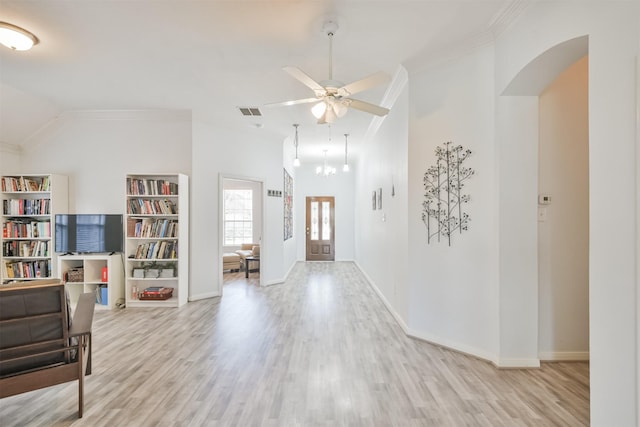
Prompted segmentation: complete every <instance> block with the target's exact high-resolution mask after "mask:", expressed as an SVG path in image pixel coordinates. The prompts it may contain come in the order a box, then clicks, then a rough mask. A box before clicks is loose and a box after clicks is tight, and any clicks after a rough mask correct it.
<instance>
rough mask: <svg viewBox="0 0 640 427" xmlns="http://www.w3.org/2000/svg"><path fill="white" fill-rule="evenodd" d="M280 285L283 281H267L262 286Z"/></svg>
mask: <svg viewBox="0 0 640 427" xmlns="http://www.w3.org/2000/svg"><path fill="white" fill-rule="evenodd" d="M281 283H284V279H275V280H269V281H268V282H266V283H265V284H264V286H271V285H279V284H281Z"/></svg>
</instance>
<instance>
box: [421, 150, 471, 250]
mask: <svg viewBox="0 0 640 427" xmlns="http://www.w3.org/2000/svg"><path fill="white" fill-rule="evenodd" d="M435 152H436V164H435V165H434V166H431V167H430V168H429V169H427V171H426V172H425V174H424V180H423V181H424V190H425V193H424V198H425V200H424V201H423V202H422V221H423V222H424V224H425V225H426V227H427V243H431V239H433V238H435V237H437V239H438V242H440V239H441V238H442V239H446V240H447V241H448V243H449V246H451V235H452V234H453V233H454V231H458V232H459V233H460V234H462V232H463V231H466V230H467V229H468V226H469V221H470V218H469V215H468V214H467V213H466V212H463V211H462V205H463V204H464V203H467V202H468V201H469V195H468V194H462V188H463V187H464V182H465V181H466V180H467V179H469V178H470V177H471V176H473V174H474V173H475V172H474V170H473V169H471V168H467V167H463V165H462V164H463V163H464V161H465V160H467V158H468V157H469V156H470V155H471V150H465V149H464V147H462V146H461V145H458V146H457V147H452V143H451V142H445V143H444V145H443V146H442V147H436V150H435Z"/></svg>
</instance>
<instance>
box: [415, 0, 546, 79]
mask: <svg viewBox="0 0 640 427" xmlns="http://www.w3.org/2000/svg"><path fill="white" fill-rule="evenodd" d="M533 1H534V0H513V1H509V2H507V3H506V4H505V6H504V7H503V8H502V9H500V11H498V13H496V15H495V16H494V17H493V18H492V19H491V21H490V24H489V25H488V26H487V28H486V29H484V30H482V31H478V32H476V33H475V34H472V35H471V36H469V37H466V38H465V39H462V40H456V41H453V42H451V43H449V44H446V45H440V46H438V47H436V48H433V49H425V50H423V51H421V52H419V53H418V54H417V55H415V56H414V57H413V58H410V59H408V60H407V61H405V63H404V64H403V65H404V66H405V67H406V68H407V71H408V72H409V73H410V74H415V73H420V72H423V71H426V70H429V69H431V68H433V67H435V66H438V65H441V64H444V63H447V62H450V61H454V60H456V59H459V58H463V57H464V56H467V55H469V54H471V53H473V52H475V51H477V50H478V49H480V48H482V47H485V46H488V45H490V44H492V43H494V42H495V40H496V38H497V37H498V36H499V35H501V34H502V33H504V32H505V31H506V30H507V28H509V27H510V26H511V25H512V24H513V23H514V22H515V21H516V20H517V19H518V18H519V17H520V16H521V15H522V13H523V12H524V11H525V10H526V9H527V8H528V7H529V6H530V5H531V3H532V2H533Z"/></svg>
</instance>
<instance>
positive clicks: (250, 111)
mask: <svg viewBox="0 0 640 427" xmlns="http://www.w3.org/2000/svg"><path fill="white" fill-rule="evenodd" d="M238 110H240V112H241V113H242V115H243V116H251V117H260V116H262V113H261V112H260V109H259V108H258V107H238Z"/></svg>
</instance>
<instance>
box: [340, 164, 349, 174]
mask: <svg viewBox="0 0 640 427" xmlns="http://www.w3.org/2000/svg"><path fill="white" fill-rule="evenodd" d="M342 171H343V172H349V163H345V164H344V165H343V166H342Z"/></svg>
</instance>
